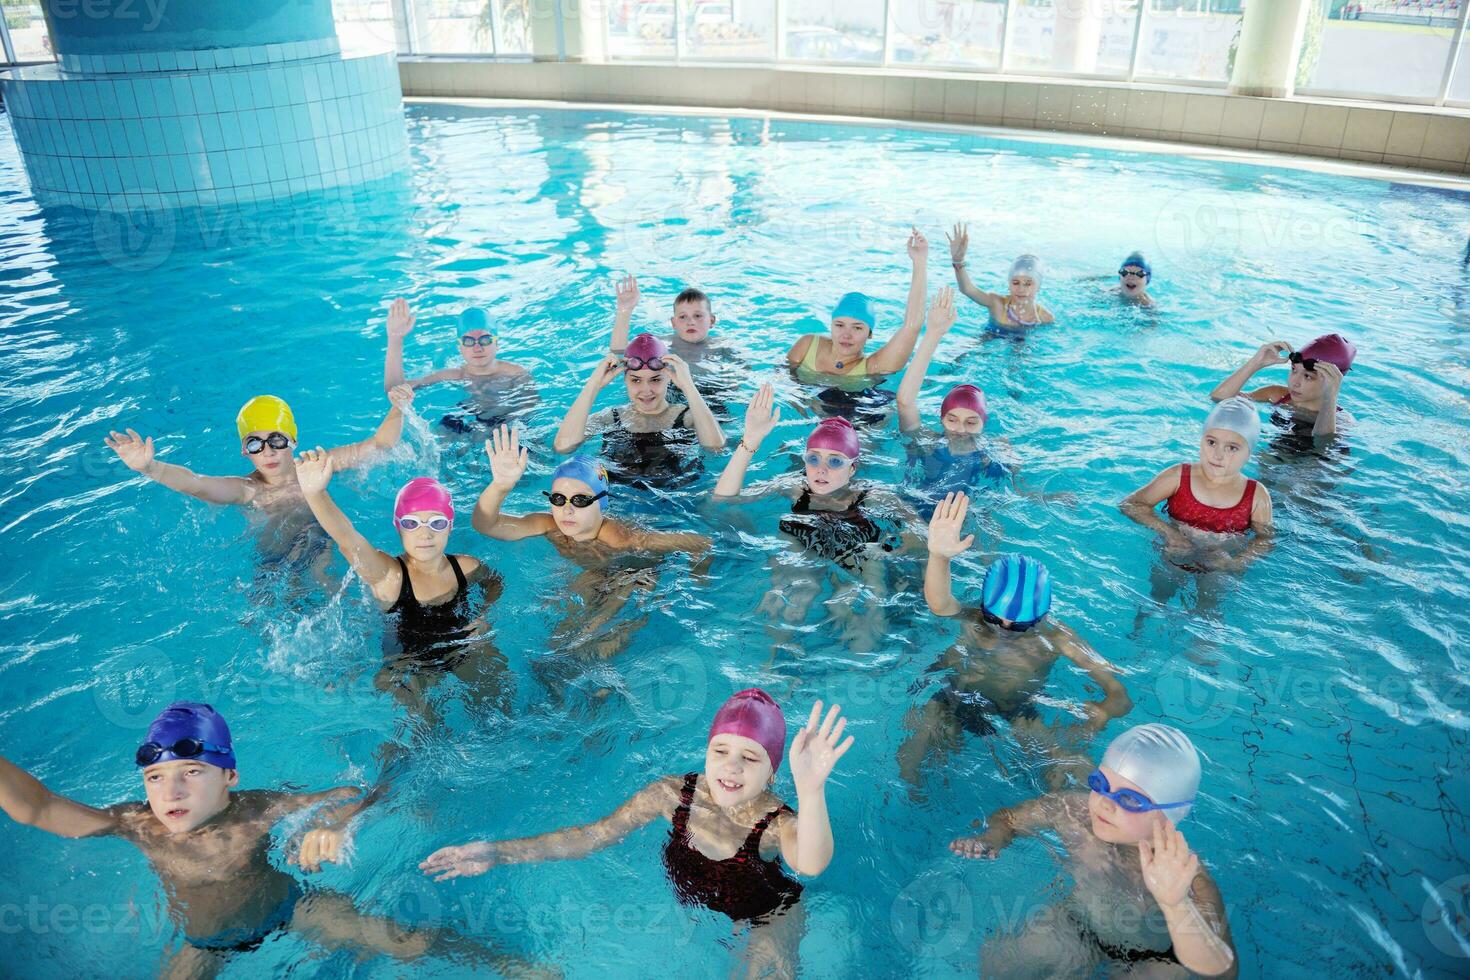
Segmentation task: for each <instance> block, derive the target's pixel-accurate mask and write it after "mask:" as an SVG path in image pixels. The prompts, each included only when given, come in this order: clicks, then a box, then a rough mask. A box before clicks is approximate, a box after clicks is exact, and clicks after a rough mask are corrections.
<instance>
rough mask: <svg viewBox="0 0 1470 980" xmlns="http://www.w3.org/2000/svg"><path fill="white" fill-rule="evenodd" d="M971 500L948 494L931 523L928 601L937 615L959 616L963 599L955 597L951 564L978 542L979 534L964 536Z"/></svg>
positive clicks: (926, 577)
mask: <svg viewBox="0 0 1470 980" xmlns="http://www.w3.org/2000/svg"><path fill="white" fill-rule="evenodd" d="M969 509H970V498H969V497H968V496H966V495H965V494H963V493H949V494H945V495H944V499H943V500H941V501H940V502H939V504H938V506H936V507H935V508H934V516H933V517H932V518H930V520H929V564H928V565H927V566H925V568H924V601H925V602H926V603H928V604H929V611H930V612H932V613H933V614H934V615H936V616H956V615H958V614H959V613H960V610H961V607H960V603H959V600H958V599H956V598H955V597H954V584H953V583H952V582H951V580H950V573H949V563H950V562H951V561H953V560H954V557H955V556H956V555H959V554H961V553H963V552H964V551H965V550H967V549H968V548H969V547H970V545H972V544H974V543H975V535H973V534H966V535H965V536H964V537H963V538H962V537H960V535H961V534H962V533H963V532H964V529H965V515H966V514H967V513H968V512H969Z"/></svg>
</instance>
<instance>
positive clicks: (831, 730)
mask: <svg viewBox="0 0 1470 980" xmlns="http://www.w3.org/2000/svg"><path fill="white" fill-rule="evenodd" d="M841 713H842V708H841V707H839V706H838V705H835V704H834V705H832V710H830V711H828V712H827V717H826V718H825V719H823V718H822V702H820V701H818V702H817V703H816V704H814V705H812V713H811V716H810V717H809V718H807V720H806V726H805V727H803V728H802V730H801V731H799V732H797V733H796V738H795V740H793V741H792V743H791V754H790V756H789V759H790V762H791V777H792V779H794V780H795V781H796V791H797V793H798V794H801V793H804V792H805V793H812V792H816V791H819V790H820V789H821V788H822V784H823V783H825V782H826V781H827V777H828V776H830V775H832V767H833V766H835V765H836V764H837V760H838V759H840V758H842V757H843V756H844V755H846V754H847V750H848V749H850V748H852V736H851V735H849V736H847V738H846V739H845V740H844V739H843V738H842V732H843V729H845V728H846V727H847V719H846V718H839V717H838V716H839V715H840V714H841ZM819 723H820V726H819Z"/></svg>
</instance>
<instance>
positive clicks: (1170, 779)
mask: <svg viewBox="0 0 1470 980" xmlns="http://www.w3.org/2000/svg"><path fill="white" fill-rule="evenodd" d="M1101 764H1102V765H1104V766H1107V767H1108V768H1109V769H1111V770H1113V772H1115V773H1117V774H1118V775H1120V776H1122V777H1123V778H1124V779H1126V780H1128V781H1129V782H1132V783H1137V784H1138V787H1139V789H1141V790H1143V791H1144V792H1145V793H1147V794H1148V797H1149V799H1151V800H1153V801H1154V802H1155V803H1183V802H1185V801H1190V802H1193V800H1194V797H1195V794H1196V793H1198V792H1199V752H1197V751H1196V750H1195V747H1194V743H1193V742H1191V741H1190V740H1189V736H1188V735H1185V734H1184V733H1183V732H1181V731H1180V730H1179V729H1177V728H1173V727H1171V726H1169V725H1159V724H1148V725H1136V726H1134V727H1133V728H1130V729H1128V730H1127V731H1126V732H1124V733H1123V734H1122V735H1119V736H1118V737H1117V738H1115V739H1113V741H1112V744H1110V745H1109V746H1108V750H1107V751H1106V752H1104V753H1103V757H1102V763H1101ZM1192 809H1193V807H1189V806H1179V807H1172V808H1170V809H1168V810H1161V811H1159V812H1161V813H1162V814H1163V815H1164V816H1166V817H1168V818H1169V822H1170V823H1176V824H1177V823H1178V822H1179V821H1181V820H1183V819H1184V818H1185V817H1187V816H1189V811H1190V810H1192Z"/></svg>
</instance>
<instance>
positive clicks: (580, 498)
mask: <svg viewBox="0 0 1470 980" xmlns="http://www.w3.org/2000/svg"><path fill="white" fill-rule="evenodd" d="M541 493H542V494H543V495H544V496H545V497H546V499H547V500H549V501H551V506H553V507H565V506H566V505H567V501H568V500H570V501H571V502H572V506H573V507H577V508H582V507H591V506H592V505H593V504H595V503H597V502H598V501H599V500H601V499H602V498H603V497H606V496H607V491H606V490H602V491H599V492H598V493H597V494H595V495H593V496H590V497H589V496H587V494H585V493H574V494H572V495H571V496H570V497H568V496H567V495H566V494H564V493H560V492H558V493H550V492H548V491H546V490H542V491H541Z"/></svg>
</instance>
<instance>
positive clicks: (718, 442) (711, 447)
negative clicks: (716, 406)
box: [664, 354, 725, 453]
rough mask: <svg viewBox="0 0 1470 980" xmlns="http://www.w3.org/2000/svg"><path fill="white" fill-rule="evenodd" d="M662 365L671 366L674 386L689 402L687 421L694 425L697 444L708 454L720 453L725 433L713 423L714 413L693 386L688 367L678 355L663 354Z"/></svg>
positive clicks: (717, 423) (723, 444) (718, 425)
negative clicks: (697, 439) (697, 438)
mask: <svg viewBox="0 0 1470 980" xmlns="http://www.w3.org/2000/svg"><path fill="white" fill-rule="evenodd" d="M664 363H665V364H667V365H671V366H672V369H673V375H674V377H673V381H674V384H675V385H677V386H678V388H679V390H680V391H682V392H683V393H684V398H685V399H686V400H688V402H689V419H690V421H692V422H693V423H694V432H695V434H696V435H697V436H699V444H700V445H701V446H703V447H704V448H705V449H706V450H707V451H708V452H712V453H717V452H720V451H722V450H723V449H724V448H725V432H724V430H723V429H721V428H720V423H719V422H717V421H715V416H714V413H713V412H711V411H710V410H709V406H708V405H707V404H705V401H704V396H703V395H701V394H700V393H699V388H698V387H696V386H695V384H694V376H693V375H691V374H690V373H689V365H688V364H687V363H685V361H684V358H682V357H680V356H679V355H678V354H665V355H664Z"/></svg>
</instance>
